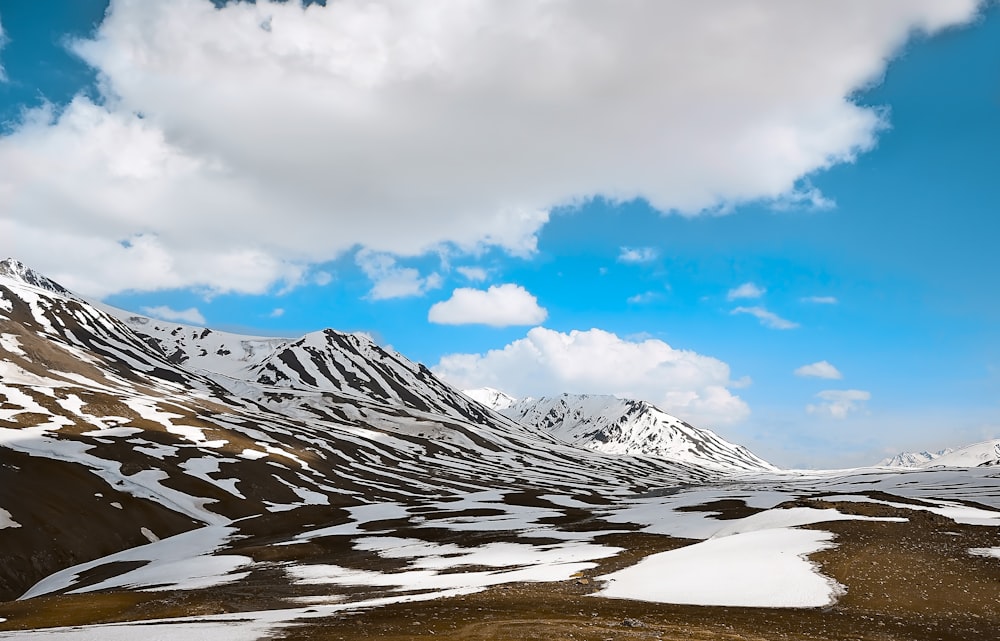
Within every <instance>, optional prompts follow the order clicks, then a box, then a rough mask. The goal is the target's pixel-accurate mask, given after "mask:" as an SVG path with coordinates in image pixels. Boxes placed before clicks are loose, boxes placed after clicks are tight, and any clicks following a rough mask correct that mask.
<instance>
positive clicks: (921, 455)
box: [878, 448, 954, 467]
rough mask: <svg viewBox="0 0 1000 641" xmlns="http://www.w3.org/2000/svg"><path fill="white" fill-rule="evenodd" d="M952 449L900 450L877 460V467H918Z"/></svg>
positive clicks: (948, 452)
mask: <svg viewBox="0 0 1000 641" xmlns="http://www.w3.org/2000/svg"><path fill="white" fill-rule="evenodd" d="M953 451H954V450H952V449H951V448H946V449H943V450H940V451H938V452H926V451H925V452H900V453H899V454H896V455H895V456H889V457H886V458H884V459H882V460H881V461H879V462H878V467H920V466H922V465H924V464H926V463H930V462H931V461H933V460H934V459H936V458H938V457H939V456H944V455H945V454H950V453H951V452H953Z"/></svg>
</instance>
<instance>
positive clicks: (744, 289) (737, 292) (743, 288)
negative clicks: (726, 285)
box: [726, 283, 767, 300]
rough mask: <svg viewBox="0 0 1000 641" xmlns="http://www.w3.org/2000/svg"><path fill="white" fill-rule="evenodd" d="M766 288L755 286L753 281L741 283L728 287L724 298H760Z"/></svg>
mask: <svg viewBox="0 0 1000 641" xmlns="http://www.w3.org/2000/svg"><path fill="white" fill-rule="evenodd" d="M766 291H767V290H766V289H764V288H762V287H757V286H756V285H754V284H753V283H743V284H742V285H740V286H739V287H735V288H733V289H730V290H729V292H728V293H727V294H726V300H737V299H739V298H760V297H761V296H763V295H764V292H766Z"/></svg>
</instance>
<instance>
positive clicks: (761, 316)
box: [730, 307, 799, 329]
mask: <svg viewBox="0 0 1000 641" xmlns="http://www.w3.org/2000/svg"><path fill="white" fill-rule="evenodd" d="M730 314H749V315H750V316H753V317H755V318H756V319H757V320H759V321H760V324H761V325H763V326H764V327H769V328H771V329H795V328H796V327H798V326H799V324H798V323H795V322H793V321H790V320H787V319H784V318H782V317H781V316H778V315H777V314H775V313H774V312H769V311H767V310H766V309H764V308H763V307H737V308H736V309H734V310H733V311H731V312H730Z"/></svg>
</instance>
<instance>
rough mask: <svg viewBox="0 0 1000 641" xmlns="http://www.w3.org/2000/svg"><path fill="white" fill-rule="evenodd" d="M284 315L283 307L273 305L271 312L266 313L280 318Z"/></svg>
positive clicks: (271, 316)
mask: <svg viewBox="0 0 1000 641" xmlns="http://www.w3.org/2000/svg"><path fill="white" fill-rule="evenodd" d="M284 315H285V308H283V307H275V308H274V309H272V310H271V313H270V314H268V316H269V317H270V318H281V317H282V316H284Z"/></svg>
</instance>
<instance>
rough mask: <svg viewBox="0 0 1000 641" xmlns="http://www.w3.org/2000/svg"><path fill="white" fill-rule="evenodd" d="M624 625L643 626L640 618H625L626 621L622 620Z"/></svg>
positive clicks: (624, 626)
mask: <svg viewBox="0 0 1000 641" xmlns="http://www.w3.org/2000/svg"><path fill="white" fill-rule="evenodd" d="M622 627H623V628H641V627H642V621H640V620H639V619H625V620H624V621H622Z"/></svg>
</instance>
